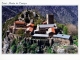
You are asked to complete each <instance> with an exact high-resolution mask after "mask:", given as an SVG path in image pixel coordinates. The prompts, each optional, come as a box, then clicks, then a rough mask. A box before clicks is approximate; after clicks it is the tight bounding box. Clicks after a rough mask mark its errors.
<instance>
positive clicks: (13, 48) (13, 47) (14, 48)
mask: <svg viewBox="0 0 80 60" xmlns="http://www.w3.org/2000/svg"><path fill="white" fill-rule="evenodd" d="M16 49H17V46H16V45H13V46H12V47H11V50H12V52H13V53H15V52H16Z"/></svg>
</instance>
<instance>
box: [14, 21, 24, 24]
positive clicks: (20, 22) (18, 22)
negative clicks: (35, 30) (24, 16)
mask: <svg viewBox="0 0 80 60" xmlns="http://www.w3.org/2000/svg"><path fill="white" fill-rule="evenodd" d="M15 24H25V22H24V21H15Z"/></svg>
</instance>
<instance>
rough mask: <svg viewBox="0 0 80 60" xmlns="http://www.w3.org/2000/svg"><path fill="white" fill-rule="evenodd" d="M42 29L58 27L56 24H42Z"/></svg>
mask: <svg viewBox="0 0 80 60" xmlns="http://www.w3.org/2000/svg"><path fill="white" fill-rule="evenodd" d="M39 27H40V28H49V27H57V26H56V24H42V25H39Z"/></svg>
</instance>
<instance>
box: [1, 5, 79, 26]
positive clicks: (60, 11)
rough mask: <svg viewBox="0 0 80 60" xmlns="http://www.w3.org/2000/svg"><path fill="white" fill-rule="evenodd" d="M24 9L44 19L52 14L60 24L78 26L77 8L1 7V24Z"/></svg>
mask: <svg viewBox="0 0 80 60" xmlns="http://www.w3.org/2000/svg"><path fill="white" fill-rule="evenodd" d="M25 9H29V10H30V9H35V10H36V11H38V13H39V14H41V15H42V16H44V17H45V16H46V13H48V14H54V19H55V20H57V21H58V22H60V23H64V24H66V23H72V24H74V25H76V26H77V25H78V6H2V22H5V21H6V20H7V19H9V18H11V17H14V16H15V15H16V14H18V13H20V12H22V11H23V10H25Z"/></svg>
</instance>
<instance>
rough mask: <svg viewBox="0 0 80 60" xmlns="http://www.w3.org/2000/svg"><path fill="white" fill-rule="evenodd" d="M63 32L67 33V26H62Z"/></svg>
mask: <svg viewBox="0 0 80 60" xmlns="http://www.w3.org/2000/svg"><path fill="white" fill-rule="evenodd" d="M63 33H64V34H68V28H67V27H66V26H64V28H63Z"/></svg>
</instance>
